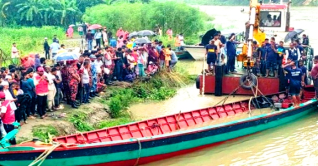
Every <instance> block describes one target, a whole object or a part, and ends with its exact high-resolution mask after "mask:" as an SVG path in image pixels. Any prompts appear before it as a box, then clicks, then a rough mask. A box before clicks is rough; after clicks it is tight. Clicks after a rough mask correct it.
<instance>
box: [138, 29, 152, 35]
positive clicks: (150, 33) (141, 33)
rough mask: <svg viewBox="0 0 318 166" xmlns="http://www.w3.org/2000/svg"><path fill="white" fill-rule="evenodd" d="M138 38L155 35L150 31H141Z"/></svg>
mask: <svg viewBox="0 0 318 166" xmlns="http://www.w3.org/2000/svg"><path fill="white" fill-rule="evenodd" d="M138 35H139V36H153V35H155V33H154V32H153V31H151V30H142V31H139V32H138Z"/></svg>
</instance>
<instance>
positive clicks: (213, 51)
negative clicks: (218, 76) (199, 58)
mask: <svg viewBox="0 0 318 166" xmlns="http://www.w3.org/2000/svg"><path fill="white" fill-rule="evenodd" d="M214 43H215V41H214V39H212V40H211V41H210V44H208V45H206V46H205V49H206V53H205V55H206V56H207V58H206V60H207V64H208V72H212V73H213V74H214V70H213V69H214V66H215V61H216V59H217V54H218V49H217V46H216V45H215V44H214Z"/></svg>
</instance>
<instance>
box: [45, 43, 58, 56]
mask: <svg viewBox="0 0 318 166" xmlns="http://www.w3.org/2000/svg"><path fill="white" fill-rule="evenodd" d="M50 49H51V53H52V58H54V57H55V55H56V54H57V53H58V52H59V49H60V44H59V43H57V41H55V42H53V43H52V44H51V46H50ZM48 59H50V57H49V58H48Z"/></svg>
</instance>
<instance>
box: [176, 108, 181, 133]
mask: <svg viewBox="0 0 318 166" xmlns="http://www.w3.org/2000/svg"><path fill="white" fill-rule="evenodd" d="M180 116H181V110H180V112H179V115H178V118H177V121H176V122H177V130H179V129H180V125H179V119H180Z"/></svg>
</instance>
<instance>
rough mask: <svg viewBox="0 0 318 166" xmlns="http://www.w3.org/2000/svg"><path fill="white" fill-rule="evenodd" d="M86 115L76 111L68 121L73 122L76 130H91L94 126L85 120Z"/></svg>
mask: <svg viewBox="0 0 318 166" xmlns="http://www.w3.org/2000/svg"><path fill="white" fill-rule="evenodd" d="M87 116H88V115H87V114H86V113H84V112H80V111H78V112H76V113H74V114H73V115H72V116H71V117H70V119H69V121H70V122H71V123H73V125H74V126H75V128H76V129H77V130H78V131H91V130H93V129H94V128H93V127H92V126H91V125H90V124H88V123H87V122H86V120H87V119H88V117H87Z"/></svg>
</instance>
